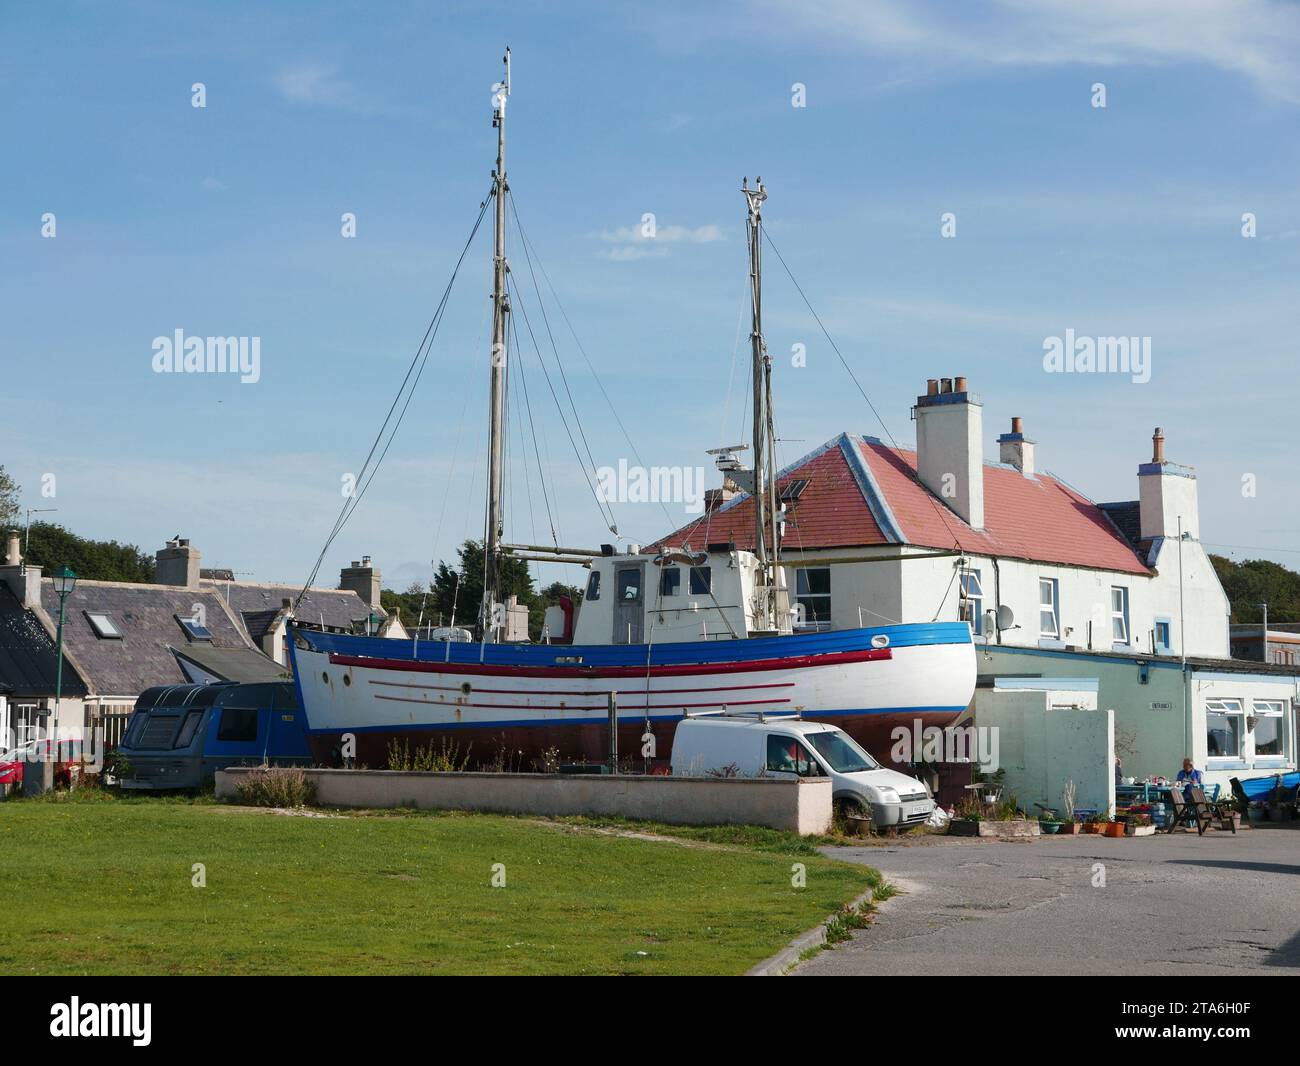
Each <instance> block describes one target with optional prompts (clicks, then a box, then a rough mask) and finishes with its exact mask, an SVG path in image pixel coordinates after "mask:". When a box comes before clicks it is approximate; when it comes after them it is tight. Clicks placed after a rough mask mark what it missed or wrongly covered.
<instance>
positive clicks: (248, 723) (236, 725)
mask: <svg viewBox="0 0 1300 1066" xmlns="http://www.w3.org/2000/svg"><path fill="white" fill-rule="evenodd" d="M217 739H218V740H256V739H257V708H256V707H222V708H221V725H219V726H218V727H217Z"/></svg>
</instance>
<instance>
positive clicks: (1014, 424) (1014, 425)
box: [1011, 415, 1024, 433]
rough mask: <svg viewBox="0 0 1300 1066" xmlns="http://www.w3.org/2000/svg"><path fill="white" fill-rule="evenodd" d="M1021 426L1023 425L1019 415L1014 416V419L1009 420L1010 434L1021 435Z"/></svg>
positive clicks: (1022, 430)
mask: <svg viewBox="0 0 1300 1066" xmlns="http://www.w3.org/2000/svg"><path fill="white" fill-rule="evenodd" d="M1023 425H1024V423H1023V421H1022V420H1021V418H1020V416H1019V415H1017V416H1015V417H1014V418H1012V419H1011V432H1012V433H1023V432H1024V429H1023Z"/></svg>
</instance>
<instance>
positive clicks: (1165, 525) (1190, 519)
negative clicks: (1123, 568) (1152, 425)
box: [1138, 426, 1201, 540]
mask: <svg viewBox="0 0 1300 1066" xmlns="http://www.w3.org/2000/svg"><path fill="white" fill-rule="evenodd" d="M1138 515H1139V522H1140V526H1141V528H1140V530H1139V535H1140V536H1141V537H1142V539H1143V540H1154V539H1156V538H1158V537H1176V536H1178V533H1179V531H1180V529H1181V531H1182V532H1183V533H1186V534H1187V535H1188V536H1190V537H1191V538H1192V539H1193V540H1195V539H1198V538H1199V537H1200V535H1201V516H1200V504H1199V503H1198V500H1197V491H1196V474H1195V473H1194V472H1193V471H1192V468H1191V467H1189V466H1179V465H1178V464H1177V463H1171V462H1169V460H1168V459H1166V458H1165V431H1164V430H1163V429H1161V428H1160V427H1159V426H1157V427H1156V431H1155V433H1153V434H1152V436H1151V462H1149V463H1143V464H1142V465H1141V466H1139V467H1138Z"/></svg>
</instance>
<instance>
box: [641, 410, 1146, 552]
mask: <svg viewBox="0 0 1300 1066" xmlns="http://www.w3.org/2000/svg"><path fill="white" fill-rule="evenodd" d="M797 478H806V479H807V480H808V484H807V486H806V487H805V488H804V490H803V492H802V494H801V495H800V496H799V499H798V500H797V501H794V502H793V503H792V504H787V512H786V513H787V520H786V530H785V541H784V546H785V548H786V549H787V550H788V551H791V552H793V551H798V550H800V549H803V550H806V551H810V550H814V549H825V548H847V547H870V546H875V545H884V544H906V545H913V546H917V547H926V548H939V549H953V548H955V547H956V546H958V545H960V547H961V550H963V551H966V552H970V553H971V554H975V555H988V556H996V557H999V558H1009V559H1026V560H1032V561H1035V562H1045V563H1057V564H1061V565H1065V566H1080V567H1091V568H1095V569H1102V570H1115V571H1119V572H1123V573H1131V574H1148V573H1150V570H1149V569H1148V568H1147V566H1146V565H1145V564H1144V563H1143V562H1142V560H1141V559H1140V558H1139V557H1138V555H1137V553H1136V552H1135V550H1134V547H1133V545H1131V544H1130V543H1129V542H1128V541H1127V540H1126V539H1125V537H1124V536H1123V535H1122V534H1121V533H1120V531H1119V530H1118V529H1117V528H1116V525H1115V524H1113V523H1112V521H1111V519H1110V518H1109V517H1108V516H1107V513H1106V512H1105V511H1103V510H1102V509H1101V508H1100V507H1099V506H1098V505H1097V504H1095V503H1093V502H1092V501H1091V500H1089V499H1088V498H1087V497H1086V496H1083V495H1082V494H1081V493H1079V492H1076V491H1075V490H1074V489H1072V488H1071V487H1070V486H1068V485H1066V484H1065V483H1064V482H1063V481H1061V480H1060V479H1059V478H1056V477H1054V476H1052V475H1051V474H1047V473H1039V474H1036V475H1035V476H1033V477H1026V476H1025V475H1023V474H1021V473H1020V471H1018V470H1016V469H1015V468H1013V467H1010V466H1004V465H1002V464H1000V463H985V464H984V522H985V526H984V528H983V529H978V530H977V529H973V528H971V527H970V526H968V525H967V524H966V523H965V522H963V521H962V520H961V519H960V518H959V517H958V516H957V515H956V514H955V513H954V512H953V511H952V510H950V509H949V508H948V507H947V506H945V505H944V504H943V503H942V502H941V501H940V500H939V498H938V497H937V496H935V495H934V494H933V493H931V492H930V491H929V490H928V489H926V488H925V487H924V486H923V485H922V484H921V483H920V481H918V480H917V476H916V453H915V452H914V451H908V450H907V449H903V448H892V447H889V446H888V445H886V444H884V443H882V442H881V441H879V440H877V439H875V438H874V437H859V436H856V435H854V434H848V433H842V434H840V436H838V437H836V438H835V439H833V440H831V441H828V442H827V443H826V444H824V445H823V446H822V447H821V448H819V449H817V450H816V451H814V452H811V453H810V454H808V455H806V456H804V457H803V458H802V459H800V460H798V461H797V462H795V463H793V464H792V465H791V466H789V467H787V468H786V469H785V470H783V471H781V472H780V473H779V474H778V476H777V486H778V491H779V490H780V489H782V488H784V487H785V486H786V485H787V484H789V483H790V482H791V481H794V480H795V479H797ZM728 541H731V542H734V543H735V545H736V547H738V548H742V549H745V548H752V547H753V541H754V505H753V500H752V499H751V498H750V497H749V495H748V494H746V495H743V496H737V497H735V498H733V499H731V500H729V501H728V502H727V503H725V504H723V505H722V507H720V508H718V509H717V510H715V511H712V512H710V513H707V514H705V515H702V516H701V517H700V518H698V519H696V520H695V521H694V522H692V523H691V524H690V525H689V526H686V527H683V528H682V529H679V530H677V531H676V532H674V533H672V534H670V535H669V536H668V537H665V538H663V540H661V541H660V542H659V544H661V545H673V546H682V545H684V544H687V543H689V545H690V546H691V547H692V548H693V549H697V550H698V549H701V548H704V547H705V546H706V545H707V544H715V543H725V542H728Z"/></svg>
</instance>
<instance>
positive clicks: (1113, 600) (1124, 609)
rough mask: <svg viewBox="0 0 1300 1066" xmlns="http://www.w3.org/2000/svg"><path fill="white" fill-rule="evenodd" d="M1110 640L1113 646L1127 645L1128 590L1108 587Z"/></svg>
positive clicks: (1119, 587)
mask: <svg viewBox="0 0 1300 1066" xmlns="http://www.w3.org/2000/svg"><path fill="white" fill-rule="evenodd" d="M1110 639H1111V643H1113V644H1127V643H1128V589H1126V588H1125V587H1124V586H1123V585H1112V586H1111V587H1110Z"/></svg>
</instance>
